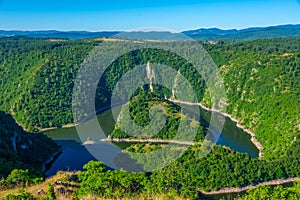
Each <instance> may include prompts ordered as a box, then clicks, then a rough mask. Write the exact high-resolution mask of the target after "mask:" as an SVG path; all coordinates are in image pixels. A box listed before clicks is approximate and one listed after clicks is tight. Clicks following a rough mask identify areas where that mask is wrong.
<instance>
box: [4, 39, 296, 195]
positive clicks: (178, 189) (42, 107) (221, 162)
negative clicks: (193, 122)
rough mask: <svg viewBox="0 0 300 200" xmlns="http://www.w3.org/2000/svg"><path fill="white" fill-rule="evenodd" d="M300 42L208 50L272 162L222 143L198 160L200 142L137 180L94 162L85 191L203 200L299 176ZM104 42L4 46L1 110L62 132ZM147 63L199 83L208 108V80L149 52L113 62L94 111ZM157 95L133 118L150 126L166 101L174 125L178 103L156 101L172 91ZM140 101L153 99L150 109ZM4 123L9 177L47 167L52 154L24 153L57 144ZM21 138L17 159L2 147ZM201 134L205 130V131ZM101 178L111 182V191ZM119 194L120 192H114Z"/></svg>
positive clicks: (134, 104)
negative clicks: (76, 86) (83, 67)
mask: <svg viewBox="0 0 300 200" xmlns="http://www.w3.org/2000/svg"><path fill="white" fill-rule="evenodd" d="M299 42H300V38H286V39H271V40H257V41H249V42H236V43H224V42H218V43H216V44H208V43H201V44H203V45H204V48H205V49H206V50H207V51H208V52H209V53H210V55H211V56H212V58H213V59H214V61H215V63H216V64H217V66H218V67H219V69H220V73H221V76H222V77H223V78H224V83H225V88H226V95H227V104H228V105H227V112H228V113H229V114H231V115H232V116H233V117H235V118H237V119H238V120H239V122H240V123H241V124H243V125H245V126H246V127H247V128H249V129H250V130H252V131H254V132H255V134H256V135H257V139H258V140H259V141H260V142H261V143H262V144H263V146H264V153H265V156H264V157H263V158H262V159H259V158H254V159H252V158H250V156H249V155H247V154H241V153H238V152H235V151H233V150H231V149H227V148H223V147H220V146H216V147H215V148H214V149H213V150H212V151H211V153H210V154H208V156H207V157H205V158H204V159H197V155H199V150H201V146H199V144H197V145H194V146H190V147H189V148H188V149H187V151H186V152H185V154H184V155H183V156H182V157H181V158H180V159H179V160H177V161H176V162H175V163H174V164H172V165H170V166H167V167H165V168H163V169H161V170H157V171H154V172H153V173H151V174H146V173H140V174H137V176H135V178H134V177H132V176H131V174H126V175H125V173H124V172H123V171H120V170H115V171H111V170H106V169H104V166H103V164H101V163H93V162H91V163H90V164H88V165H86V171H84V172H82V173H81V174H80V175H79V178H80V181H81V183H80V184H81V187H80V190H79V194H81V195H91V194H92V195H96V196H98V197H100V198H125V197H128V198H131V197H133V196H134V195H135V194H141V195H143V194H145V195H146V196H147V195H150V197H152V194H168V195H169V196H170V197H175V196H182V197H189V198H192V199H193V198H196V197H197V196H198V192H197V191H198V190H204V191H210V190H217V189H219V188H223V187H242V186H247V185H250V184H253V185H255V184H257V183H260V182H263V181H269V180H273V179H279V178H288V177H298V176H299V174H300V172H299V170H300V169H299V156H298V154H299V152H300V149H299V148H300V145H299V144H300V143H299V137H300V135H299V134H300V121H299V113H300V110H299V109H300V100H299V96H300V90H299V88H300V87H299V80H300V79H299V72H300V66H299V63H300V46H299ZM97 44H99V41H97V40H77V41H59V40H42V39H28V38H22V37H21V38H20V37H11V38H2V39H0V54H1V57H0V58H1V60H0V76H1V80H0V88H1V89H0V91H1V92H0V101H1V102H0V109H2V110H5V111H6V112H7V113H10V114H11V115H12V116H13V117H14V118H15V119H16V120H17V122H18V123H20V124H22V125H23V126H24V127H26V128H28V129H34V128H46V127H60V126H62V125H66V124H69V123H72V122H73V119H72V113H71V112H72V110H71V104H72V102H71V101H72V96H71V95H72V89H73V81H74V78H75V77H76V72H77V70H78V69H79V67H80V64H81V63H82V61H83V60H84V58H85V57H86V55H88V53H89V52H90V51H91V50H92V49H93V47H94V46H95V45H97ZM148 62H150V63H163V64H165V65H168V66H172V67H173V68H174V69H175V70H176V71H179V72H180V74H181V75H183V76H185V77H186V78H187V80H188V81H189V82H190V83H191V85H192V87H193V88H194V90H195V91H196V95H197V97H198V100H199V101H201V102H202V103H203V104H205V105H207V106H208V107H210V101H209V99H210V97H209V96H208V92H206V87H205V83H204V81H203V80H202V78H201V76H200V75H199V74H196V71H195V69H193V68H192V66H191V65H190V64H189V63H187V62H186V61H185V60H183V59H180V58H179V57H178V56H176V55H173V54H171V53H170V52H163V51H160V50H151V49H142V50H139V51H133V52H130V53H128V54H125V55H123V56H122V57H120V58H118V59H117V60H115V62H113V63H112V65H111V66H110V67H109V68H108V69H107V70H106V72H105V75H104V76H103V77H104V78H103V79H102V80H100V82H99V87H98V90H97V91H98V92H97V95H96V102H97V104H96V105H95V106H96V107H97V108H101V107H103V106H105V105H108V104H109V103H110V97H109V95H110V94H111V93H112V89H113V88H114V86H115V84H116V82H117V81H118V79H119V78H120V77H121V76H122V75H123V74H124V73H125V72H127V71H128V70H129V69H131V68H132V67H133V66H136V65H142V64H147V63H148ZM154 71H155V70H154ZM132 81H134V80H132ZM154 89H155V90H156V92H157V94H155V95H153V94H151V93H150V94H147V93H146V94H139V95H140V96H139V95H137V97H136V98H132V99H131V102H130V103H129V107H131V116H132V117H133V119H134V120H135V121H136V122H137V123H139V124H141V125H145V124H147V122H148V121H149V116H148V115H147V113H148V112H149V107H150V106H149V105H148V103H149V104H151V102H152V103H153V102H155V101H156V102H160V103H168V104H169V105H168V108H169V109H170V110H172V109H173V110H174V112H173V113H172V114H171V115H170V116H169V118H168V119H167V120H169V121H170V123H169V124H167V125H168V126H169V127H171V128H176V126H177V122H176V120H178V119H177V118H178V115H179V114H178V113H177V111H176V110H177V109H178V108H177V107H176V106H175V105H173V104H171V103H170V102H165V101H163V100H161V99H160V100H159V99H158V97H160V98H161V97H163V96H164V95H163V94H162V92H165V94H166V97H170V95H171V94H170V91H168V90H166V89H165V88H159V87H155V88H154ZM141 99H143V101H146V100H148V99H149V100H150V101H147V102H143V101H140V100H141ZM0 119H1V120H2V119H5V120H6V119H8V121H4V122H3V124H4V125H3V127H4V128H2V129H3V136H4V137H3V139H2V138H1V140H3V141H6V142H5V143H0V145H1V144H2V146H1V148H2V147H3V148H4V150H3V152H12V154H11V155H12V157H13V158H14V159H13V160H9V159H8V158H7V157H5V155H6V154H5V155H3V157H2V155H1V159H4V160H3V161H1V162H3V163H8V165H6V164H3V165H2V164H1V167H7V168H5V169H3V170H5V171H6V172H9V170H10V169H13V168H18V167H19V166H20V164H21V165H22V166H24V167H26V168H27V166H28V165H27V162H34V163H41V162H42V161H43V159H42V158H45V157H46V155H47V156H48V155H49V154H45V155H39V157H38V158H39V160H35V157H33V158H32V159H31V158H30V160H28V159H27V160H23V159H24V157H20V156H19V153H22V152H23V150H24V149H23V147H25V146H26V145H27V143H28V144H29V143H30V142H29V140H27V139H28V138H29V139H31V140H32V141H33V140H35V139H36V138H39V137H41V141H37V144H36V145H40V144H41V145H43V148H45V143H47V144H51V143H49V142H44V141H43V140H47V139H45V137H44V136H40V135H33V134H31V135H28V134H27V133H25V132H24V131H23V130H22V129H21V127H19V126H16V125H15V124H14V121H13V119H12V118H10V117H9V115H7V114H4V113H3V117H1V118H0ZM9 124H13V125H9ZM12 127H13V129H11V128H12ZM204 128H205V126H204ZM2 129H1V130H2ZM15 132H17V133H18V134H19V135H20V136H18V137H19V138H20V139H19V142H20V143H19V145H20V146H19V148H18V146H17V147H16V151H17V152H18V154H16V151H15V148H14V145H12V146H9V145H3V144H11V141H12V139H11V138H12V137H17V136H14V135H10V137H6V136H7V134H6V133H9V134H14V133H15ZM199 132H201V133H202V129H201V131H199ZM22 135H24V137H22ZM173 135H174V134H173V132H172V131H171V132H169V133H168V134H167V135H163V134H158V135H157V137H159V138H163V139H170V138H172V136H173ZM1 136H2V132H1ZM112 136H113V137H127V135H124V133H122V132H118V127H117V126H116V129H115V132H114V133H113V135H112ZM203 136H204V135H201V134H200V135H198V139H199V140H200V141H201V140H202V139H203ZM31 137H32V138H31ZM22 138H23V139H24V140H23V139H22ZM25 138H26V140H25ZM196 139H197V138H196ZM1 140H0V141H1ZM23 142H24V143H23ZM23 144H25V146H24V145H23ZM33 144H35V142H32V146H33ZM39 148H40V147H39ZM46 148H49V152H52V150H53V149H52V148H50V146H49V147H46ZM155 148H157V146H156V145H154V144H145V145H132V146H130V147H129V148H128V149H126V151H134V152H135V151H136V152H143V151H148V150H151V149H155ZM22 149H23V150H22ZM25 149H26V150H29V149H30V148H28V149H27V148H25ZM24 151H25V150H24ZM33 151H37V150H36V149H34V150H33ZM3 152H2V154H3ZM37 152H39V151H37ZM31 153H32V152H28V154H26V155H29V154H31ZM39 153H41V152H39ZM0 154H1V151H0ZM10 157H11V156H10ZM26 158H27V157H26ZM151 162H153V163H155V162H158V161H157V160H151ZM24 163H25V164H24ZM1 167H0V168H1ZM103 181H106V182H105V183H107V184H103ZM152 183H154V184H152ZM106 186H116V187H106ZM129 186H130V187H129ZM111 188H113V189H114V193H113V191H112V190H111ZM95 191H99V192H98V193H95ZM115 191H117V192H115ZM250 195H251V194H250ZM254 195H255V194H254ZM148 197H149V196H148Z"/></svg>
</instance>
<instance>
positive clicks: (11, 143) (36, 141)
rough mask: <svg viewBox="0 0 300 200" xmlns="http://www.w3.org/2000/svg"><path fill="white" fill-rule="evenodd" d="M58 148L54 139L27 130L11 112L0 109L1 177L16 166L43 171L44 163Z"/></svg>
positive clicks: (32, 170) (35, 171) (33, 170)
mask: <svg viewBox="0 0 300 200" xmlns="http://www.w3.org/2000/svg"><path fill="white" fill-rule="evenodd" d="M57 150H58V146H57V145H56V144H55V142H54V141H52V140H51V139H49V138H48V137H46V136H44V135H43V134H32V133H27V132H25V131H24V130H23V129H22V128H21V127H20V126H18V125H17V124H16V122H15V120H14V119H13V118H12V117H11V116H10V115H9V114H6V113H4V112H2V111H0V177H3V176H6V175H8V174H9V173H10V171H11V170H13V169H15V168H21V169H29V170H31V172H34V173H37V172H41V170H42V165H43V163H44V162H45V161H46V160H48V159H49V157H51V155H52V154H54V153H55V152H56V151H57Z"/></svg>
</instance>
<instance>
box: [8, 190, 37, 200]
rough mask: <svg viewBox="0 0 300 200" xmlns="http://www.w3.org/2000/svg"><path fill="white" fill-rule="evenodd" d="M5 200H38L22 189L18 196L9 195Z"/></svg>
mask: <svg viewBox="0 0 300 200" xmlns="http://www.w3.org/2000/svg"><path fill="white" fill-rule="evenodd" d="M3 200H36V198H35V197H34V196H33V195H32V194H31V193H28V192H26V191H25V190H24V189H20V190H19V192H18V194H9V195H7V196H5V197H4V198H3Z"/></svg>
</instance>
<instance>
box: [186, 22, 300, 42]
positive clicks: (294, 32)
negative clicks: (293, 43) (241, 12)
mask: <svg viewBox="0 0 300 200" xmlns="http://www.w3.org/2000/svg"><path fill="white" fill-rule="evenodd" d="M182 33H183V34H186V35H188V36H190V37H191V38H194V39H198V40H201V41H209V40H213V41H220V40H222V41H227V42H233V41H247V40H257V39H268V38H269V39H270V38H284V37H292V36H300V25H280V26H270V27H252V28H246V29H240V30H237V29H230V30H222V29H218V28H208V29H204V28H202V29H197V30H189V31H184V32H182Z"/></svg>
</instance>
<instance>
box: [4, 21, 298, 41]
mask: <svg viewBox="0 0 300 200" xmlns="http://www.w3.org/2000/svg"><path fill="white" fill-rule="evenodd" d="M119 33H122V31H100V32H88V31H57V30H46V31H19V30H9V31H8V30H0V37H1V36H2V37H5V36H27V37H38V38H57V39H84V38H108V37H112V36H114V35H117V34H119ZM154 33H155V32H154ZM156 33H159V36H162V35H164V34H166V33H167V32H156ZM162 33H164V34H162ZM181 33H182V34H185V35H187V36H189V37H191V38H193V39H198V40H202V41H209V40H222V41H227V42H228V41H245V40H255V39H267V38H280V37H293V36H300V25H299V24H297V25H291V24H289V25H278V26H269V27H251V28H246V29H239V30H238V29H228V30H223V29H219V28H200V29H196V30H187V31H183V32H181ZM169 34H170V33H169ZM168 38H170V36H168Z"/></svg>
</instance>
